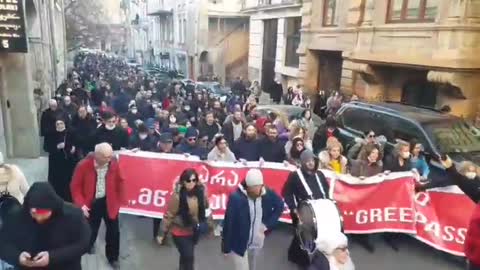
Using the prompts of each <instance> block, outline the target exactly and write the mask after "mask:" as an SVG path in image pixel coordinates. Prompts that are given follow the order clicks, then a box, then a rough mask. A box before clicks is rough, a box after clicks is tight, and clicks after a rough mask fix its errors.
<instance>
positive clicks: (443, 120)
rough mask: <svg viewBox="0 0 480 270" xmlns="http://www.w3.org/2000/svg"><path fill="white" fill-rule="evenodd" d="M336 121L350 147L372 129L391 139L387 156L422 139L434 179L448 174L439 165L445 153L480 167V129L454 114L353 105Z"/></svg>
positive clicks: (398, 106)
mask: <svg viewBox="0 0 480 270" xmlns="http://www.w3.org/2000/svg"><path fill="white" fill-rule="evenodd" d="M336 118H337V121H338V123H339V126H340V127H339V129H340V133H341V139H342V141H343V142H347V143H346V144H347V146H346V148H349V147H350V146H351V145H353V144H354V143H355V138H361V137H362V135H363V133H364V132H365V131H368V130H374V131H375V133H376V134H377V135H384V136H385V137H386V138H387V144H386V148H385V151H386V153H390V152H391V150H392V149H393V146H394V145H395V143H396V142H397V141H398V140H403V141H407V142H408V141H410V140H412V139H416V140H418V141H419V142H421V143H422V145H423V147H424V153H425V156H426V158H427V161H429V163H430V167H431V173H430V176H432V178H435V176H439V175H440V176H441V175H443V174H444V169H443V168H442V166H441V165H440V163H439V162H438V157H439V156H440V155H442V154H448V155H449V156H450V157H451V158H452V160H454V161H455V162H457V163H458V162H461V161H466V160H469V161H472V162H474V163H476V164H480V130H478V129H477V128H475V127H474V126H473V125H471V124H469V123H467V122H466V121H465V120H464V119H462V118H460V117H457V116H454V115H451V114H447V113H442V112H440V111H437V110H434V109H429V108H419V107H415V106H411V105H406V104H401V103H394V102H386V103H364V102H349V103H346V104H344V105H343V106H342V107H341V108H340V110H339V111H338V112H337V115H336Z"/></svg>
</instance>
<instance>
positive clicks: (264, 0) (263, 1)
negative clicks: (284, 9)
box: [258, 0, 272, 6]
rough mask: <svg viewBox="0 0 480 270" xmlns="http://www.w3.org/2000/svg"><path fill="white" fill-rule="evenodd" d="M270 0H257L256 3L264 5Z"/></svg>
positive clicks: (269, 2)
mask: <svg viewBox="0 0 480 270" xmlns="http://www.w3.org/2000/svg"><path fill="white" fill-rule="evenodd" d="M271 4H272V0H258V5H259V6H265V5H271Z"/></svg>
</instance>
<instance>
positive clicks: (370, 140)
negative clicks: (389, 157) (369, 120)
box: [347, 130, 386, 160]
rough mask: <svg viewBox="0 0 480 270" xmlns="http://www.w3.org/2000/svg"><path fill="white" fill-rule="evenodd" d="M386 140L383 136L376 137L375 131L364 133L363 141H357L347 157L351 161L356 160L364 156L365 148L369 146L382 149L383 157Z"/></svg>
mask: <svg viewBox="0 0 480 270" xmlns="http://www.w3.org/2000/svg"><path fill="white" fill-rule="evenodd" d="M385 142H386V138H384V137H383V136H380V137H376V136H375V131H373V130H368V131H367V132H365V133H364V138H363V139H358V140H355V144H354V145H353V146H352V147H350V149H349V150H348V153H347V157H348V159H350V160H356V159H358V158H359V157H360V156H362V155H363V154H364V152H365V147H366V146H367V145H369V144H374V145H377V146H378V147H379V149H380V153H381V154H382V155H383V148H384V146H385Z"/></svg>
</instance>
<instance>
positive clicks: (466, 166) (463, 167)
mask: <svg viewBox="0 0 480 270" xmlns="http://www.w3.org/2000/svg"><path fill="white" fill-rule="evenodd" d="M470 167H473V168H475V171H476V173H477V175H480V169H479V168H478V166H477V165H475V163H473V162H471V161H463V162H461V163H460V166H459V169H458V172H459V173H460V174H462V175H465V174H466V173H467V172H468V171H470Z"/></svg>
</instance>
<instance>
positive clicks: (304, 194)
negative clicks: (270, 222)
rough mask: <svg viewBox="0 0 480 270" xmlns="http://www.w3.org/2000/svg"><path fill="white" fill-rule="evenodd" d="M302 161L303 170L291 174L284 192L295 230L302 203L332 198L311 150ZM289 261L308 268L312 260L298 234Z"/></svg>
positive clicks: (290, 248) (291, 248)
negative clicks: (298, 208)
mask: <svg viewBox="0 0 480 270" xmlns="http://www.w3.org/2000/svg"><path fill="white" fill-rule="evenodd" d="M300 160H301V168H299V169H297V170H296V171H293V172H291V173H290V175H289V176H288V179H287V181H286V182H285V186H284V187H283V191H282V194H283V197H284V199H285V203H286V204H287V206H288V208H289V209H290V215H291V217H292V223H293V225H294V227H295V228H297V226H298V224H299V218H298V212H297V207H298V206H299V204H300V203H301V202H303V201H306V200H317V199H328V198H330V196H329V191H330V190H329V185H328V182H327V179H326V178H325V175H323V173H322V172H321V171H319V170H318V166H319V160H318V158H317V157H316V156H315V155H314V154H313V152H312V151H311V150H309V149H306V150H304V151H303V152H302V154H301V155H300ZM288 260H289V261H291V262H293V263H295V264H297V265H299V266H301V267H307V266H308V265H309V264H310V258H309V256H308V254H306V253H305V251H304V250H303V248H302V247H301V244H300V239H299V237H298V235H297V234H296V235H295V237H294V238H293V240H292V243H291V244H290V247H289V249H288Z"/></svg>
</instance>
